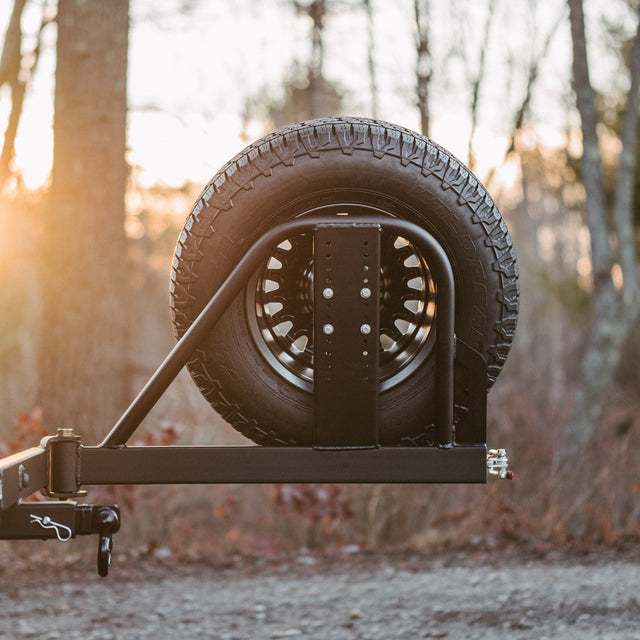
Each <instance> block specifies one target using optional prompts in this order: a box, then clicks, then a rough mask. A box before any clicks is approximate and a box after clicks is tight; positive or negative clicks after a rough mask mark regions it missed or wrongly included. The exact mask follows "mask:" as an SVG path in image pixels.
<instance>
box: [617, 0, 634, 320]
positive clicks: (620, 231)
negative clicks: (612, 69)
mask: <svg viewBox="0 0 640 640" xmlns="http://www.w3.org/2000/svg"><path fill="white" fill-rule="evenodd" d="M629 75H630V80H631V82H630V88H629V95H628V97H627V104H626V106H625V111H624V117H623V122H622V140H621V142H622V150H621V152H620V162H619V164H618V171H617V174H616V192H615V193H616V204H615V210H614V219H615V223H616V235H617V238H618V255H619V260H620V267H621V270H622V277H623V288H622V296H623V306H624V307H625V308H627V307H628V308H629V309H630V311H631V312H632V313H633V312H634V310H636V309H635V308H637V305H638V294H639V293H640V283H639V282H638V261H637V255H636V243H635V235H634V230H633V190H634V181H635V173H636V162H637V156H636V152H637V149H636V144H637V139H638V105H639V104H640V5H639V6H638V28H637V31H636V35H635V38H634V40H633V44H632V46H631V55H630V57H629Z"/></svg>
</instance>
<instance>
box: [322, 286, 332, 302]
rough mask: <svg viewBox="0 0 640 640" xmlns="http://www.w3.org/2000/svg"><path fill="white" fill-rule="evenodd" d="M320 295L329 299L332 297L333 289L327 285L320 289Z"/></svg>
mask: <svg viewBox="0 0 640 640" xmlns="http://www.w3.org/2000/svg"><path fill="white" fill-rule="evenodd" d="M322 297H323V298H324V299H325V300H330V299H331V298H333V289H332V288H331V287H327V288H326V289H324V290H323V291H322Z"/></svg>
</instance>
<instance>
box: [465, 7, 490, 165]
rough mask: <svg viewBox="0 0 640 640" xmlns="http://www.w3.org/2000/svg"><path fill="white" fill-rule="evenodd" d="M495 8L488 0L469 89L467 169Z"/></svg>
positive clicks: (473, 159)
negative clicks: (476, 69)
mask: <svg viewBox="0 0 640 640" xmlns="http://www.w3.org/2000/svg"><path fill="white" fill-rule="evenodd" d="M494 9H495V0H490V1H489V9H488V13H487V19H486V21H485V24H484V40H483V41H482V48H481V49H480V62H479V64H478V74H477V75H476V78H475V80H474V81H473V83H472V91H471V133H470V134H469V152H468V155H469V169H471V171H473V170H474V167H475V163H476V156H475V153H474V152H473V139H474V137H475V135H476V128H477V126H478V101H479V97H480V85H481V84H482V78H483V76H484V68H485V59H486V56H487V48H488V46H489V34H490V32H491V23H492V22H493V15H494Z"/></svg>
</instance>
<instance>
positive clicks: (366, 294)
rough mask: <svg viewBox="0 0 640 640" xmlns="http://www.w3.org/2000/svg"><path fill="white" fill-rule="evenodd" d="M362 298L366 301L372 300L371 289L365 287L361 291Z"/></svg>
mask: <svg viewBox="0 0 640 640" xmlns="http://www.w3.org/2000/svg"><path fill="white" fill-rule="evenodd" d="M360 297H361V298H364V299H365V300H367V299H368V298H370V297H371V289H369V288H368V287H364V288H363V289H360Z"/></svg>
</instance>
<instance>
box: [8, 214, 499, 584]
mask: <svg viewBox="0 0 640 640" xmlns="http://www.w3.org/2000/svg"><path fill="white" fill-rule="evenodd" d="M382 227H388V228H392V229H393V230H394V231H395V232H397V233H398V234H399V235H402V236H406V237H407V238H409V239H410V240H411V241H412V242H414V243H415V245H416V246H417V247H418V248H419V250H420V251H421V253H422V254H423V255H424V256H425V258H426V259H427V260H428V262H429V264H430V265H431V266H432V267H433V269H434V274H435V275H436V284H437V286H438V294H439V296H438V313H437V314H436V344H435V350H436V358H437V363H438V367H437V369H436V373H435V375H436V390H437V393H436V411H435V416H434V417H435V424H433V425H428V426H429V428H430V431H429V433H430V434H431V435H430V437H429V439H430V442H429V443H428V446H381V445H380V441H379V433H378V411H377V406H378V405H377V398H378V393H379V390H378V388H377V384H372V383H371V381H370V376H369V374H368V373H365V374H360V375H358V376H354V375H352V374H350V373H344V372H342V371H341V366H339V365H340V364H341V363H340V362H334V361H333V360H332V359H331V358H332V357H333V356H332V355H331V353H329V352H330V351H333V349H326V352H327V353H324V351H325V350H318V353H317V354H316V362H315V366H316V370H317V371H316V372H317V374H318V375H325V374H326V375H327V380H328V381H329V384H328V386H325V387H324V389H321V391H322V393H317V394H316V397H315V398H314V399H315V401H316V406H315V419H316V421H315V426H314V434H313V446H166V447H147V446H142V447H136V446H131V447H129V446H127V445H126V442H127V441H128V439H129V437H130V436H131V435H132V434H133V432H134V431H135V430H136V429H137V427H138V426H139V425H140V423H141V422H142V420H143V419H144V417H145V416H146V415H147V413H148V412H149V411H150V410H151V408H152V407H153V406H154V405H155V403H156V402H157V400H158V399H159V398H160V396H161V395H162V394H163V393H164V391H165V390H166V388H167V387H168V386H169V385H170V384H171V382H172V381H173V379H174V378H175V377H176V375H177V374H178V372H179V371H180V370H181V369H182V367H183V366H184V365H185V364H186V363H187V362H188V361H189V359H190V358H191V357H192V356H193V353H194V352H195V350H196V349H197V347H198V345H199V343H200V342H201V341H202V340H203V338H204V337H205V336H206V335H207V334H208V332H209V331H210V330H211V328H212V327H213V325H214V324H215V323H216V322H217V320H218V319H219V318H220V316H221V315H222V314H223V313H224V311H225V309H226V308H227V307H228V305H229V304H230V303H231V301H233V299H234V298H235V296H236V295H237V294H238V293H239V291H240V290H241V289H242V287H243V286H244V285H245V283H246V282H247V281H248V279H249V278H250V277H251V275H252V274H253V273H254V272H255V271H256V269H257V268H258V267H259V266H260V264H262V262H263V261H264V260H265V259H266V256H268V253H269V250H270V248H271V247H272V246H274V244H277V243H278V242H281V241H282V240H283V238H286V237H287V235H288V234H291V233H292V232H305V233H314V234H315V236H314V237H315V238H316V240H319V239H320V238H322V239H323V240H326V238H329V239H330V241H331V242H333V243H338V242H342V241H343V240H344V238H348V240H347V246H346V247H345V249H344V251H343V254H344V255H347V256H348V255H350V253H351V251H350V249H351V247H350V243H354V246H355V243H356V242H358V241H362V238H368V239H367V240H366V242H367V243H369V242H370V240H372V239H374V238H375V235H376V234H379V233H381V229H382ZM364 234H367V235H364ZM368 246H369V247H371V249H369V250H368V252H367V254H366V255H367V260H370V261H371V263H370V266H369V267H368V268H369V269H370V271H371V272H375V273H377V271H378V270H379V264H380V262H379V260H380V256H379V242H371V243H370V244H368ZM374 247H377V248H374ZM319 263H321V261H319ZM319 268H320V267H318V269H319ZM341 271H344V273H343V274H341V275H340V276H339V277H338V279H337V281H336V283H335V287H336V290H337V289H338V288H342V287H345V286H346V285H347V284H348V279H349V277H350V273H352V272H354V268H353V265H351V264H347V265H346V266H345V267H344V269H341ZM375 283H377V281H375V282H374V284H375ZM453 283H454V281H453V273H452V269H451V265H450V263H449V261H448V259H447V256H446V254H445V253H444V251H443V249H442V247H441V246H440V245H439V244H438V242H437V241H436V240H435V238H434V237H433V236H431V235H430V234H428V233H427V232H426V231H425V230H423V229H421V228H419V227H417V226H416V225H413V224H412V223H409V222H406V221H403V220H396V219H393V218H391V219H390V218H382V217H380V216H350V217H349V218H348V219H346V220H336V217H332V218H326V217H325V218H315V219H309V220H294V221H289V222H287V223H284V224H282V225H280V226H279V227H276V228H274V229H272V230H271V231H269V232H268V233H267V234H265V236H263V237H262V238H260V240H258V242H256V244H255V245H254V246H253V247H252V248H251V250H250V251H249V252H248V253H247V254H246V255H245V257H244V258H243V259H242V260H241V261H240V263H239V264H238V265H237V267H236V268H235V270H234V271H233V272H232V274H231V275H230V276H229V278H228V279H227V280H226V281H225V283H224V284H223V285H222V286H221V287H220V289H218V291H217V292H216V293H215V295H214V296H213V297H212V298H211V300H210V302H209V304H208V305H207V306H206V307H205V309H204V310H203V311H202V312H201V313H200V315H199V316H198V318H197V319H196V320H195V321H194V322H193V324H192V325H191V328H190V329H189V330H188V331H187V332H186V333H185V334H184V335H183V337H182V338H181V339H180V341H179V342H178V344H177V345H176V346H175V348H174V349H173V351H172V352H171V353H170V354H169V355H168V356H167V358H166V359H165V361H164V362H163V364H162V365H161V366H160V367H159V368H158V370H157V371H156V373H155V374H154V375H153V376H152V378H151V379H150V380H149V382H148V383H147V385H146V386H145V388H144V389H143V390H142V392H141V393H140V394H139V396H138V397H137V398H136V399H135V400H134V402H133V403H132V404H131V406H130V407H129V408H128V409H127V411H126V412H125V413H124V414H123V416H122V417H121V419H120V420H119V422H118V423H117V424H116V425H115V427H114V428H113V429H112V431H111V432H110V433H109V434H108V435H107V437H106V438H105V440H104V441H103V442H102V443H101V444H100V445H99V446H84V445H82V443H81V441H80V437H79V436H78V435H77V434H75V433H74V432H73V430H71V429H59V430H58V433H57V435H54V436H48V437H46V438H44V439H43V440H42V442H41V444H40V446H38V447H34V448H31V449H28V450H26V451H22V452H20V453H16V454H14V455H12V456H9V457H7V458H4V459H2V460H0V539H3V538H24V539H46V538H57V539H58V540H60V541H63V542H64V541H66V540H68V539H70V538H72V537H75V536H76V535H84V534H90V533H97V534H99V536H100V539H99V544H98V571H99V573H100V575H102V576H104V575H107V573H108V570H109V566H110V559H111V548H112V535H113V533H115V532H116V531H117V530H118V528H119V526H120V517H119V511H118V509H117V507H112V506H98V505H96V506H94V505H86V504H80V503H78V502H77V499H78V498H80V497H82V496H84V495H85V491H84V490H83V489H82V488H83V487H86V486H92V485H111V484H217V483H225V484H226V483H231V484H244V483H247V484H260V483H306V482H331V483H334V482H335V483H370V482H373V483H382V482H385V483H484V482H486V480H487V470H488V471H489V473H490V474H494V475H499V476H500V477H510V472H508V469H507V458H506V455H503V452H502V451H501V452H500V454H499V455H498V454H496V455H493V456H489V460H488V458H487V447H486V380H487V366H486V362H485V360H484V358H483V357H482V355H480V354H479V353H478V352H477V351H475V350H474V349H473V348H471V347H470V346H469V345H467V344H465V343H464V342H463V341H461V340H460V339H458V338H456V336H455V334H454V309H455V300H454V290H453V289H454V284H453ZM316 286H318V287H321V284H320V283H318V284H317V285H316ZM332 286H334V285H333V284H332ZM320 295H321V294H320V293H319V292H316V299H319V297H320ZM367 299H368V296H367ZM317 306H318V311H317V313H318V315H319V317H318V319H317V322H318V326H319V327H324V326H326V324H327V323H328V322H329V321H330V322H331V323H332V326H334V325H335V327H337V328H338V329H337V330H340V331H342V330H345V331H346V330H349V331H351V332H352V334H354V333H356V334H360V333H363V334H367V335H368V333H369V331H366V332H364V331H362V330H361V327H362V326H364V325H363V323H367V327H372V329H371V330H372V331H373V330H375V328H376V326H377V325H376V319H375V318H372V316H371V309H370V308H369V309H368V311H367V309H365V310H364V311H363V310H362V309H361V307H362V304H361V303H360V302H358V303H357V304H354V305H352V306H351V307H350V306H348V305H341V306H338V307H334V308H333V309H329V310H328V312H327V310H323V309H322V305H321V304H320V305H317ZM365 307H366V305H365ZM323 314H324V315H323ZM367 314H369V315H367ZM332 333H333V332H332ZM368 351H369V350H368V348H365V349H364V350H363V349H362V348H360V354H358V350H356V352H355V357H360V356H362V357H364V356H367V357H368V355H369V354H368ZM454 360H456V361H457V362H458V363H459V364H460V365H461V366H462V367H463V368H464V369H465V370H466V371H467V372H468V375H469V376H470V378H471V379H472V380H473V381H477V382H478V384H477V385H476V384H470V385H469V388H468V389H467V396H468V397H467V399H466V404H467V409H466V411H465V412H463V413H462V415H461V416H459V419H458V422H457V423H456V425H455V427H454V425H453V421H454ZM365 364H366V362H365ZM363 366H364V365H363ZM368 366H371V365H368ZM366 369H367V367H366V366H364V368H363V370H366ZM327 372H328V373H327ZM319 386H320V385H319ZM345 386H347V387H349V388H350V390H351V393H350V394H349V397H348V398H347V399H344V398H343V395H344V394H342V395H341V389H342V387H345ZM318 396H319V398H318ZM327 407H329V409H327ZM371 407H374V410H370V408H371ZM345 433H347V435H348V437H347V436H345ZM407 444H408V445H413V444H415V443H413V442H408V443H407ZM38 491H41V492H42V493H44V494H45V495H46V496H48V497H50V498H53V499H54V500H53V501H48V502H25V500H26V498H28V497H29V496H30V495H32V494H34V493H36V492H38ZM63 501H64V502H63Z"/></svg>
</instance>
